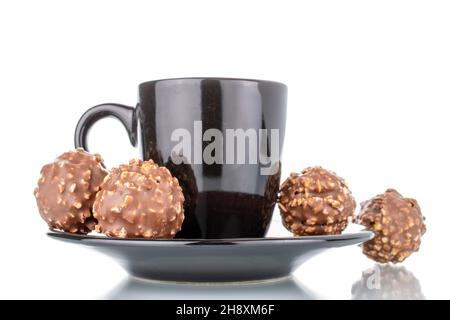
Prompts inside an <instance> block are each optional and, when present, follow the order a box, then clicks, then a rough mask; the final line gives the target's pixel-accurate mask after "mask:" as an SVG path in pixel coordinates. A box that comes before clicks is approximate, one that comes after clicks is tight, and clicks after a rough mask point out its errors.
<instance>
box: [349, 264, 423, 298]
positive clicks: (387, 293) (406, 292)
mask: <svg viewBox="0 0 450 320" xmlns="http://www.w3.org/2000/svg"><path fill="white" fill-rule="evenodd" d="M352 299H355V300H362V299H364V300H365V299H369V300H375V299H384V300H397V299H402V300H423V299H425V296H424V295H423V293H422V289H421V287H420V282H419V280H418V279H417V278H416V277H415V276H414V274H413V273H412V272H411V271H409V270H407V269H406V268H405V267H403V266H402V267H400V266H394V265H391V264H387V265H380V264H376V265H375V266H374V267H373V268H371V269H369V270H366V271H364V272H363V274H362V276H361V279H360V280H359V281H357V282H355V283H354V284H353V287H352Z"/></svg>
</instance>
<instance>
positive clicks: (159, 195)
mask: <svg viewBox="0 0 450 320" xmlns="http://www.w3.org/2000/svg"><path fill="white" fill-rule="evenodd" d="M101 189H102V190H101V191H100V192H99V193H97V196H96V199H95V203H94V208H93V211H94V217H95V218H96V219H97V220H98V224H97V226H96V230H97V231H98V232H102V233H105V234H106V235H107V236H110V237H120V238H173V237H174V236H175V234H176V233H177V232H178V231H179V230H180V229H181V225H182V223H183V220H184V212H183V202H184V196H183V192H182V190H181V187H180V185H179V184H178V180H177V178H175V177H172V175H171V174H170V172H169V170H167V169H166V168H164V167H159V166H158V165H157V164H155V163H154V162H153V161H152V160H149V161H144V162H143V161H141V160H137V159H136V160H131V161H130V162H129V164H128V165H121V166H119V168H113V169H112V170H111V173H110V174H109V175H108V176H107V177H106V178H105V180H104V182H103V184H102V186H101Z"/></svg>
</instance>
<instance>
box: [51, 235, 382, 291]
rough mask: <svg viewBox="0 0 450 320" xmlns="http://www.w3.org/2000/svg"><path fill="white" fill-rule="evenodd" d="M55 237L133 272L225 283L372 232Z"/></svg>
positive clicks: (279, 271) (261, 274)
mask: <svg viewBox="0 0 450 320" xmlns="http://www.w3.org/2000/svg"><path fill="white" fill-rule="evenodd" d="M47 234H48V236H50V237H51V238H54V239H57V240H61V241H65V242H71V243H77V244H82V245H86V246H88V247H92V248H94V249H96V250H98V251H100V252H103V253H105V254H107V255H110V256H112V257H114V258H115V259H116V260H117V261H118V262H119V263H120V264H121V265H122V266H123V267H124V268H125V269H126V270H127V271H128V272H129V273H130V274H131V275H133V276H136V277H139V278H145V279H152V280H162V281H181V282H226V281H252V280H265V279H274V278H281V277H286V276H288V275H289V274H290V273H291V272H293V271H294V270H295V269H296V268H297V267H298V266H299V265H300V264H302V263H303V262H305V261H306V260H307V259H309V258H310V257H311V256H313V255H315V254H317V253H319V252H321V251H323V250H326V249H329V248H336V247H343V246H348V245H353V244H358V243H362V242H364V241H367V240H369V239H371V238H372V236H373V234H372V232H370V231H360V232H355V233H347V234H341V235H332V236H308V237H295V238H294V237H289V238H255V239H253V238H252V239H249V238H246V239H220V240H205V239H198V240H192V239H173V240H143V239H117V238H106V237H103V236H92V235H87V236H83V235H76V234H71V233H65V232H59V231H54V230H51V231H50V232H48V233H47Z"/></svg>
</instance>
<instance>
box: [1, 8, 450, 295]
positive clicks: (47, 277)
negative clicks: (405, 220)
mask: <svg viewBox="0 0 450 320" xmlns="http://www.w3.org/2000/svg"><path fill="white" fill-rule="evenodd" d="M449 17H450V4H449V2H448V1H411V0H408V1H394V0H389V1H381V0H380V1H261V0H259V1H233V0H228V1H167V0H166V1H111V0H109V1H81V0H78V1H47V0H42V1H21V0H14V1H12V0H5V1H1V2H0V110H1V125H0V130H1V132H0V138H1V148H2V149H1V150H2V151H1V157H0V161H1V166H0V170H1V171H0V172H1V173H0V175H1V177H2V179H1V183H0V197H1V205H2V208H1V213H0V215H1V219H0V224H1V227H0V298H103V297H107V296H110V295H111V293H112V292H115V291H114V290H117V288H116V286H117V285H118V284H119V283H121V282H122V281H124V279H125V276H126V274H125V273H124V271H122V269H120V267H118V266H117V265H116V264H115V262H114V261H113V260H110V259H109V258H107V257H104V256H102V255H99V254H97V253H95V252H93V251H88V250H86V249H84V248H78V247H76V246H72V245H68V244H63V243H57V242H56V241H53V240H51V239H48V238H47V237H46V236H45V232H46V230H47V229H46V225H45V223H44V222H43V221H42V220H41V219H40V217H39V214H38V211H37V208H36V205H35V201H34V198H33V195H32V191H33V188H34V186H35V184H36V181H37V179H38V176H39V170H40V168H41V166H42V165H43V164H45V163H48V162H50V161H52V160H53V159H54V158H55V157H56V156H57V155H58V154H60V153H62V152H64V151H66V150H68V149H71V148H72V147H73V130H74V127H75V124H76V122H77V120H78V118H79V116H81V114H82V113H83V112H84V110H86V109H87V108H88V107H90V106H93V105H95V104H98V103H103V102H118V103H124V104H128V105H135V103H136V98H137V85H138V84H139V83H140V82H143V81H146V80H152V79H158V78H167V77H183V76H221V77H245V78H261V79H269V80H276V81H281V82H284V83H286V84H287V85H288V86H289V100H288V104H289V106H288V123H287V135H286V140H285V148H284V153H283V159H284V163H283V166H284V168H283V177H286V176H287V175H288V174H289V172H290V171H300V170H301V169H303V168H304V167H307V166H310V165H322V166H324V167H325V168H328V169H331V170H334V171H336V172H337V173H338V174H339V175H341V176H343V177H344V178H345V179H346V180H347V181H348V183H349V185H350V188H351V189H352V190H353V193H354V196H355V197H356V199H357V201H358V202H360V201H362V200H365V199H367V198H370V197H372V196H374V195H375V194H377V193H381V192H383V191H384V189H386V188H388V187H394V188H397V189H398V190H399V191H400V192H401V193H403V194H404V195H406V196H410V197H415V198H417V200H418V201H419V203H420V205H421V206H422V211H423V213H424V215H425V216H426V217H427V226H428V232H427V233H426V235H425V236H424V238H423V244H422V247H421V249H420V251H419V252H418V253H415V254H414V255H413V256H412V257H410V258H409V259H407V260H406V262H405V263H404V264H403V266H404V267H405V268H406V269H407V270H409V271H410V272H411V273H413V274H414V275H415V278H416V279H417V281H419V282H420V285H421V290H422V293H423V295H424V296H425V297H426V298H450V294H449V292H448V286H449V285H450V277H449V275H448V270H450V261H449V250H448V246H447V243H448V230H449V228H450V221H449V218H448V217H449V215H450V212H449V207H448V202H449V193H450V174H449V164H450V152H449V142H448V139H449V137H450V126H449V120H450V118H449V111H448V110H449V108H450V91H449V87H450V19H449ZM90 146H91V149H92V151H95V152H100V153H102V155H103V156H104V158H106V159H107V161H106V163H107V165H108V166H114V165H117V164H119V163H121V162H125V161H128V159H129V158H131V157H133V156H137V155H138V153H137V150H135V149H134V148H132V147H131V146H130V145H129V143H128V140H127V137H126V134H125V131H124V130H123V128H122V127H121V125H120V124H119V123H118V122H117V121H115V120H110V119H108V120H104V121H102V122H100V123H98V124H97V125H96V126H95V128H94V129H93V130H92V133H91V137H90ZM274 217H275V218H274V219H275V220H279V217H278V211H277V212H275V214H274ZM271 234H275V235H277V234H284V232H283V231H282V229H280V228H276V223H274V228H273V229H272V231H271ZM373 265H374V263H373V262H372V261H370V260H368V259H367V258H366V257H365V256H363V255H362V254H361V252H360V249H359V248H358V247H356V246H355V247H350V248H345V249H339V250H335V251H331V252H329V253H324V254H322V255H320V256H318V257H316V258H314V259H312V260H310V261H309V262H308V263H306V264H305V265H304V266H302V267H300V269H298V271H297V272H296V276H297V278H298V280H299V281H300V282H301V283H302V285H304V286H306V287H308V288H309V289H310V290H312V291H314V292H315V293H317V295H318V296H319V297H323V298H350V297H351V293H350V291H351V287H352V284H353V283H354V282H356V281H357V280H359V279H360V277H361V272H362V271H363V270H365V269H367V268H370V267H372V266H373ZM114 288H116V289H114ZM149 290H151V288H150V289H149ZM404 290H405V292H404V295H405V296H406V297H407V296H408V294H410V293H408V292H407V290H408V289H404ZM119 291H120V288H119ZM166 291H167V290H166ZM173 291H174V292H176V291H177V290H173ZM167 292H169V294H168V296H167V297H171V293H170V290H168V291H167ZM242 292H243V291H241V289H239V288H237V289H236V290H235V294H236V295H235V296H234V297H240V296H239V294H240V293H242ZM388 293H389V292H387V294H388ZM206 294H207V291H206ZM274 294H275V293H274ZM113 295H114V294H113ZM149 296H151V293H149ZM163 297H164V296H163ZM173 297H175V295H173ZM190 297H191V298H195V296H190ZM231 297H233V295H231ZM249 297H250V298H252V297H258V296H257V294H256V295H255V296H253V295H250V296H249Z"/></svg>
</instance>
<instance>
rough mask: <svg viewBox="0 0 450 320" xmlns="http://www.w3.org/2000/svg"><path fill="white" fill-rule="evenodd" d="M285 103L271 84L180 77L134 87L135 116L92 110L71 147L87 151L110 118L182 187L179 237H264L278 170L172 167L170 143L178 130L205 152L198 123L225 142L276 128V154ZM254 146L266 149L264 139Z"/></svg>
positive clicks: (114, 109) (122, 110)
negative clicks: (232, 133) (231, 133)
mask: <svg viewBox="0 0 450 320" xmlns="http://www.w3.org/2000/svg"><path fill="white" fill-rule="evenodd" d="M286 99H287V87H286V86H285V85H283V84H281V83H277V82H272V81H262V80H251V79H227V78H182V79H165V80H157V81H150V82H145V83H142V84H141V85H140V86H139V102H138V105H137V108H136V109H135V110H134V111H133V112H131V111H130V110H133V109H132V108H130V107H126V106H121V105H116V104H110V105H100V106H96V107H93V108H91V109H89V110H88V111H87V112H86V113H85V114H84V115H83V116H82V118H81V119H80V121H79V123H78V125H77V128H76V132H75V146H76V147H84V148H85V149H86V148H87V145H86V135H87V132H88V131H89V128H90V127H91V126H92V125H93V124H94V122H95V121H97V120H98V119H100V118H102V117H104V116H114V117H116V118H118V119H119V120H120V121H121V122H122V123H123V124H124V125H125V127H126V129H127V132H128V134H129V136H130V140H131V142H132V143H133V144H134V143H135V142H136V136H137V137H138V142H139V148H140V150H141V152H142V158H143V159H145V160H147V159H153V160H154V161H156V162H157V163H158V164H160V165H164V166H166V167H168V168H169V170H170V171H171V172H172V174H174V175H175V176H176V177H177V178H178V180H179V181H180V184H181V186H182V188H183V192H184V194H185V198H186V201H185V206H184V207H185V221H184V223H183V227H182V230H181V231H180V232H179V233H178V234H177V237H181V238H205V239H207V238H239V237H263V236H264V235H265V234H266V232H267V229H268V226H269V222H270V220H271V217H272V212H273V208H274V205H275V200H276V195H277V192H278V185H279V179H280V171H278V172H277V173H275V174H273V175H261V174H260V169H261V165H260V164H259V163H258V164H245V165H241V164H216V163H214V164H206V163H204V162H203V163H201V164H190V163H189V164H181V165H175V164H174V163H173V161H172V158H171V151H172V149H173V147H174V146H175V145H176V144H177V143H178V142H177V141H175V142H173V141H171V135H172V133H173V131H174V130H176V129H179V128H184V129H187V130H188V131H189V132H190V133H191V137H192V140H194V139H197V140H196V141H200V143H201V148H202V150H203V148H205V147H206V145H207V143H206V142H204V141H203V140H202V136H200V137H198V136H197V137H195V136H194V122H195V121H201V122H202V130H201V133H202V134H203V133H204V132H205V131H206V130H207V129H218V130H220V131H221V132H222V133H223V134H224V136H225V130H226V129H239V128H241V129H243V130H247V129H255V130H259V129H269V130H270V129H278V130H279V134H280V135H279V137H280V141H279V142H280V143H279V144H280V153H281V150H282V144H283V140H284V133H285V121H286ZM199 139H200V140H199ZM258 143H259V144H260V145H261V144H263V143H265V144H268V146H269V147H270V144H269V141H258ZM225 144H226V138H225V137H224V145H225ZM191 145H192V146H193V145H194V141H191ZM192 149H194V147H193V148H192ZM269 151H270V150H269ZM193 153H194V152H193ZM193 153H192V154H193ZM280 156H281V155H280ZM191 160H192V159H191ZM191 163H192V161H191Z"/></svg>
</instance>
